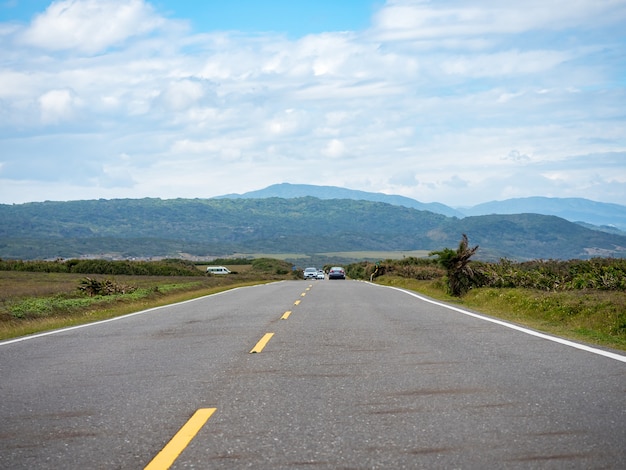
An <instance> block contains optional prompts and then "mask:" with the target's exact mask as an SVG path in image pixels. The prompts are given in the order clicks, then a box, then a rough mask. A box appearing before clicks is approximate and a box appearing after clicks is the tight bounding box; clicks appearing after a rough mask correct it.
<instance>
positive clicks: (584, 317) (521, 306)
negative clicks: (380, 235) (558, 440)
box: [376, 276, 626, 351]
mask: <svg viewBox="0 0 626 470" xmlns="http://www.w3.org/2000/svg"><path fill="white" fill-rule="evenodd" d="M376 282H377V283H380V284H384V285H390V286H395V287H401V288H404V289H408V290H413V291H416V292H419V293H422V294H424V295H427V296H429V297H431V298H434V299H438V300H442V301H445V302H448V303H453V304H457V305H459V306H463V307H467V308H469V309H472V310H474V311H478V312H482V313H484V314H487V315H490V316H493V317H497V318H500V319H503V320H507V321H510V322H513V323H516V324H520V325H524V326H527V327H529V328H532V329H534V330H537V331H541V332H544V333H548V334H552V335H556V336H560V337H564V338H568V339H571V340H575V341H582V342H586V343H591V344H595V345H598V346H602V347H607V348H612V349H619V350H623V351H626V292H616V291H600V290H580V291H557V292H548V291H542V290H535V289H521V288H507V289H495V288H480V289H473V290H471V291H470V292H468V293H467V294H466V295H465V296H463V297H462V298H461V299H459V298H456V297H452V296H450V295H448V294H446V293H445V292H444V289H443V286H442V284H441V281H418V280H415V279H408V278H401V277H391V276H381V277H380V278H378V279H376Z"/></svg>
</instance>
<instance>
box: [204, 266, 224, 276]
mask: <svg viewBox="0 0 626 470" xmlns="http://www.w3.org/2000/svg"><path fill="white" fill-rule="evenodd" d="M206 272H207V274H230V271H229V270H228V268H225V267H224V266H209V267H207V268H206Z"/></svg>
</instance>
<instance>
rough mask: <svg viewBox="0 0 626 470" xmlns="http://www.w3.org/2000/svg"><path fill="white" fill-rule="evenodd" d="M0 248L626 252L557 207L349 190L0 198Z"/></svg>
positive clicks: (172, 253) (205, 253) (137, 253)
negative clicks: (433, 206)
mask: <svg viewBox="0 0 626 470" xmlns="http://www.w3.org/2000/svg"><path fill="white" fill-rule="evenodd" d="M0 220H2V222H3V223H2V225H0V258H8V259H50V258H52V259H54V258H57V257H58V258H79V257H81V256H85V255H88V256H91V257H97V258H107V257H111V258H113V257H122V258H132V257H180V256H181V254H189V255H193V256H199V257H210V256H227V255H229V254H232V253H252V252H261V253H270V254H271V253H284V252H294V253H323V252H338V251H364V250H368V251H373V250H385V251H389V250H407V251H408V250H438V249H441V248H443V247H445V246H450V245H455V244H456V241H457V240H458V237H459V236H460V234H461V233H467V235H468V236H469V237H470V239H472V240H473V241H474V242H476V243H478V244H480V246H481V252H480V254H479V257H481V258H482V259H485V260H497V259H499V258H501V257H507V258H511V259H516V260H528V259H538V258H545V259H572V258H580V259H585V258H591V257H595V256H617V257H622V256H626V237H625V236H621V235H619V234H611V233H605V232H600V231H596V230H589V229H587V228H584V227H582V226H580V225H577V224H574V223H571V222H568V221H566V220H564V219H561V218H558V217H555V216H543V215H538V214H517V215H515V214H514V215H486V216H476V217H467V218H464V219H458V218H456V217H447V216H445V215H442V214H435V213H433V212H428V211H421V210H416V209H412V208H408V207H401V206H395V205H390V204H386V203H382V202H373V201H360V200H348V199H333V200H321V199H316V198H313V197H303V198H294V199H280V198H267V199H206V200H201V199H173V200H161V199H119V200H92V201H70V202H43V203H28V204H16V205H0Z"/></svg>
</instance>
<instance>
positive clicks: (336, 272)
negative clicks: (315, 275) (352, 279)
mask: <svg viewBox="0 0 626 470" xmlns="http://www.w3.org/2000/svg"><path fill="white" fill-rule="evenodd" d="M345 278H346V271H345V270H344V269H343V268H342V267H339V266H335V267H334V268H330V271H328V279H345Z"/></svg>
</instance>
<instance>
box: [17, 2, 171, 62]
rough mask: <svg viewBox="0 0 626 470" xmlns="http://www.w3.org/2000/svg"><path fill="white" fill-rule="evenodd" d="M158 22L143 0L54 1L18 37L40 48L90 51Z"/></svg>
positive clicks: (151, 28) (147, 29)
mask: <svg viewBox="0 0 626 470" xmlns="http://www.w3.org/2000/svg"><path fill="white" fill-rule="evenodd" d="M162 24H163V19H162V18H160V17H159V16H157V15H156V14H154V12H153V8H152V7H151V6H150V4H148V3H146V2H144V1H143V0H58V1H55V2H53V3H52V4H50V6H49V7H48V8H47V9H46V11H45V12H44V13H42V14H40V15H38V16H37V17H35V19H34V20H33V22H32V24H31V25H30V27H29V28H28V29H27V30H26V31H24V32H23V33H22V34H21V36H20V39H21V41H22V42H23V43H25V44H29V45H32V46H35V47H39V48H42V49H48V50H76V51H81V52H86V53H89V54H94V53H97V52H102V51H104V50H106V49H108V48H109V47H111V46H117V45H120V44H122V43H123V42H124V41H125V40H126V39H128V38H129V37H131V36H136V35H142V34H146V33H149V32H151V31H154V30H155V29H157V28H159V27H160V26H161V25H162Z"/></svg>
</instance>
